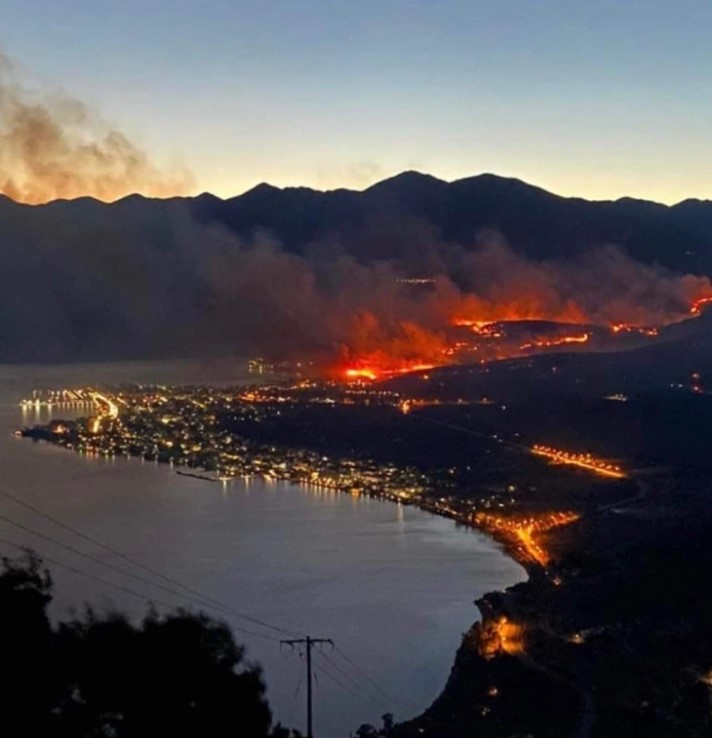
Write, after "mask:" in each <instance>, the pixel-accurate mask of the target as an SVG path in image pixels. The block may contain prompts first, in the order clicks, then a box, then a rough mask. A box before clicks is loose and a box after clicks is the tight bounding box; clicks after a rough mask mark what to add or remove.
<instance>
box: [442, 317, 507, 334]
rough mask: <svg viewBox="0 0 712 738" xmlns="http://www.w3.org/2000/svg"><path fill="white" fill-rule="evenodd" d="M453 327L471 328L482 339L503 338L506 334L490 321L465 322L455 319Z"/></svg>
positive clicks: (461, 319)
mask: <svg viewBox="0 0 712 738" xmlns="http://www.w3.org/2000/svg"><path fill="white" fill-rule="evenodd" d="M452 325H454V326H455V327H457V328H469V329H470V330H471V331H472V332H473V333H476V334H477V335H478V336H481V337H482V338H503V337H504V332H503V331H502V329H501V328H500V327H498V326H497V325H496V323H493V322H492V321H489V320H465V319H463V318H454V319H453V320H452Z"/></svg>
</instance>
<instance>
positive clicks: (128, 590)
mask: <svg viewBox="0 0 712 738" xmlns="http://www.w3.org/2000/svg"><path fill="white" fill-rule="evenodd" d="M0 543H4V544H5V545H6V546H11V547H12V548H15V549H17V550H19V551H24V552H27V551H29V550H31V549H28V547H27V546H23V545H21V544H19V543H15V542H13V541H8V540H7V539H6V538H0ZM40 557H41V559H42V560H43V561H48V562H49V563H50V564H53V565H54V566H59V567H60V568H62V569H66V570H67V571H70V572H72V573H73V574H77V575H79V576H82V577H86V578H87V579H92V580H94V581H95V582H100V583H101V584H106V585H107V586H109V587H113V588H114V589H118V590H120V591H121V592H125V593H126V594H130V595H132V596H133V597H137V598H139V599H140V600H143V601H144V602H147V603H148V604H149V605H153V604H158V605H161V606H163V607H167V608H169V609H170V610H174V609H175V605H172V604H170V603H168V602H164V601H162V600H159V599H157V598H155V597H147V596H146V595H145V594H141V593H140V592H137V591H136V590H135V589H131V588H130V587H124V586H123V585H121V584H116V583H115V582H111V581H109V580H108V579H104V578H103V577H100V576H97V575H96V574H91V573H89V572H87V571H84V570H83V569H79V568H77V567H76V566H72V565H70V564H65V563H64V562H62V561H58V560H57V559H53V558H51V557H50V556H46V555H45V554H43V553H40ZM233 628H234V629H235V630H238V631H240V632H242V633H248V634H249V635H252V636H255V637H257V638H264V639H266V640H268V641H275V642H277V641H278V639H277V638H274V637H273V636H268V635H265V634H264V633H256V632H255V631H251V630H248V629H246V628H243V627H241V626H238V625H234V624H233Z"/></svg>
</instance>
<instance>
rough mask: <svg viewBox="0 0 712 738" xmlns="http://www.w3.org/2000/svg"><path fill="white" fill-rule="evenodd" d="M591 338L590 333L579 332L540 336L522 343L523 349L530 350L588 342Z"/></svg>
mask: <svg viewBox="0 0 712 738" xmlns="http://www.w3.org/2000/svg"><path fill="white" fill-rule="evenodd" d="M589 338H591V334H590V333H579V334H576V335H574V336H556V337H555V338H539V339H537V340H535V341H532V342H531V343H525V344H522V345H521V346H520V347H519V348H520V350H521V351H529V350H530V349H534V348H552V347H554V346H565V345H566V344H569V343H587V342H588V339H589Z"/></svg>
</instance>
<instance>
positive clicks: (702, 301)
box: [690, 297, 712, 315]
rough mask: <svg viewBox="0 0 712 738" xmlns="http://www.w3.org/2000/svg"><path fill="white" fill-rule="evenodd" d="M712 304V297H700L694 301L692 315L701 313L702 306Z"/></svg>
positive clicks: (691, 309)
mask: <svg viewBox="0 0 712 738" xmlns="http://www.w3.org/2000/svg"><path fill="white" fill-rule="evenodd" d="M710 304H712V297H700V298H699V299H697V300H695V301H694V302H693V303H692V307H691V308H690V314H691V315H700V314H701V313H702V308H703V307H704V306H705V305H710Z"/></svg>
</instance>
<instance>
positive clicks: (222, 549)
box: [0, 361, 524, 738]
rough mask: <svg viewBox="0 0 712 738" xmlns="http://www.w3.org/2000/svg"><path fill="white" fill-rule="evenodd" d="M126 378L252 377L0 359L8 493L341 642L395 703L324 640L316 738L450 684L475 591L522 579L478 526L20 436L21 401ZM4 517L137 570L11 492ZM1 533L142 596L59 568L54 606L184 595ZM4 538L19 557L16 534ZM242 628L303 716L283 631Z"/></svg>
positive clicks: (427, 698)
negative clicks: (223, 480)
mask: <svg viewBox="0 0 712 738" xmlns="http://www.w3.org/2000/svg"><path fill="white" fill-rule="evenodd" d="M131 381H136V382H139V381H145V382H150V381H155V382H165V383H196V382H202V383H204V384H231V383H238V382H243V381H248V377H247V375H246V374H245V372H244V367H243V366H241V365H240V364H239V363H237V362H215V361H211V362H209V363H207V364H203V363H200V362H171V363H140V364H139V363H136V364H94V365H75V366H53V367H45V366H21V367H7V366H0V486H1V487H2V489H4V490H7V491H9V492H11V493H12V494H14V495H16V496H19V497H22V498H23V499H25V500H27V501H28V502H30V503H31V504H33V505H34V506H35V507H38V508H40V509H42V510H43V511H46V512H47V513H49V514H51V515H52V516H54V517H56V518H60V519H61V520H64V521H66V522H67V523H69V524H70V525H71V526H73V527H75V528H78V529H80V530H81V531H84V532H85V533H88V534H89V535H91V536H92V537H94V538H97V539H100V540H102V541H104V542H105V543H107V544H109V545H110V546H112V547H113V548H115V549H117V550H119V551H121V552H123V553H125V554H128V555H130V556H131V557H132V558H134V559H138V560H140V561H142V562H144V563H145V564H147V565H148V566H150V567H151V568H153V569H155V570H158V571H160V572H163V573H165V574H168V575H170V576H172V577H173V578H175V579H179V580H180V581H181V582H183V583H185V584H186V585H188V586H190V587H192V588H194V589H198V590H200V591H201V592H203V593H205V594H207V595H209V596H210V597H213V598H215V599H217V600H220V601H221V602H223V603H226V604H228V605H229V606H230V607H232V608H235V609H238V610H241V611H246V612H249V613H250V614H252V615H254V616H256V617H259V618H262V619H265V620H267V621H269V622H271V623H274V624H277V625H280V626H283V627H285V628H287V629H290V630H294V631H298V632H301V633H310V634H311V635H313V636H320V637H328V638H332V639H334V641H335V642H336V643H337V645H338V646H339V647H340V648H341V650H342V651H343V652H344V653H345V654H346V655H347V656H348V657H349V658H350V659H351V660H352V661H354V662H355V663H356V664H357V665H358V666H360V667H361V668H362V669H364V670H365V671H366V672H367V673H368V675H369V676H370V677H371V678H372V679H373V680H374V681H375V682H376V683H377V684H379V685H380V686H382V687H384V688H385V690H386V691H387V692H388V693H389V699H387V698H385V697H383V695H381V694H380V693H379V692H378V691H377V690H376V689H375V688H374V687H373V686H372V685H371V684H370V683H369V682H366V681H364V680H363V679H362V678H361V676H360V675H359V674H358V673H357V672H355V671H354V670H353V669H352V667H351V666H350V664H348V663H347V662H346V661H344V660H343V659H342V657H341V655H340V654H339V653H331V654H329V653H328V652H327V654H326V655H322V654H316V655H315V668H316V675H317V682H316V684H315V697H316V699H317V708H316V715H315V729H316V730H315V732H316V733H317V735H318V736H319V737H320V738H322V737H323V738H331V737H333V738H337V737H339V736H344V737H345V736H347V735H348V734H349V731H355V729H356V728H357V727H358V726H359V725H360V724H361V723H362V722H373V723H378V722H379V718H380V715H382V714H383V713H384V712H388V711H390V712H393V713H395V715H396V718H397V719H403V718H407V717H410V716H411V715H413V714H415V713H416V712H418V711H420V710H422V709H423V708H424V707H426V706H427V705H428V704H429V703H430V702H431V701H432V700H433V698H434V697H435V696H436V695H437V694H438V692H439V691H440V689H441V688H442V687H443V685H444V684H445V680H446V678H447V675H448V673H449V670H450V666H451V664H452V660H453V656H454V654H455V650H456V648H457V646H458V644H459V641H460V637H461V634H462V632H463V631H465V630H466V629H467V628H468V627H469V626H470V625H471V623H472V622H473V621H474V619H475V618H476V616H477V611H476V609H475V607H474V606H473V600H474V599H475V598H477V597H478V596H480V595H482V594H483V593H485V592H487V591H490V590H494V589H503V588H504V587H506V586H509V585H511V584H513V583H515V582H517V581H521V580H522V579H523V578H524V572H523V570H522V569H521V568H520V567H519V566H518V565H516V564H515V563H513V562H512V561H511V560H510V559H508V558H506V557H505V556H504V554H503V553H502V552H501V550H500V549H499V548H498V547H497V546H496V545H495V544H493V543H492V542H491V541H490V540H489V539H487V538H485V537H484V536H482V535H481V534H479V533H476V532H473V531H467V530H463V529H458V528H457V527H456V526H455V525H454V523H452V522H451V521H448V520H445V519H442V518H438V517H435V516H433V515H429V514H427V513H423V512H420V511H418V510H415V509H413V508H404V507H400V506H397V505H394V504H391V503H386V502H380V501H376V500H369V499H363V498H352V497H350V496H348V495H340V494H335V493H329V492H324V491H320V490H317V489H311V488H306V487H298V486H292V485H289V484H282V483H273V484H269V483H262V482H252V483H246V484H243V483H241V482H233V483H230V484H229V485H227V486H224V485H221V484H212V483H208V482H204V481H200V480H197V479H191V478H187V477H181V476H178V475H176V474H175V473H174V472H172V471H171V470H170V468H168V467H167V466H159V465H157V464H154V463H150V462H145V463H142V462H141V461H138V460H114V461H106V460H99V459H92V458H87V457H82V456H78V455H75V454H73V453H71V452H68V451H65V450H62V449H59V448H55V447H52V446H48V445H45V444H35V443H32V442H31V441H28V440H26V439H18V438H16V437H14V436H13V435H12V431H13V430H14V429H15V428H16V427H17V426H18V425H22V424H32V423H35V422H40V421H41V422H46V420H47V418H48V415H47V413H46V412H45V413H44V414H43V415H41V416H39V417H38V416H37V415H36V414H35V412H34V411H32V412H27V413H25V414H24V416H23V411H22V410H21V409H20V408H19V407H18V405H17V403H18V401H19V400H20V398H21V397H23V396H27V395H28V394H29V393H30V391H31V390H32V388H34V387H45V388H46V387H73V386H74V387H76V386H82V385H86V384H100V383H106V384H110V383H116V382H131ZM56 415H57V416H59V417H66V416H67V415H68V413H67V412H66V411H58V412H57V413H56ZM0 513H2V514H3V515H5V516H7V517H10V518H12V519H13V520H15V521H17V522H19V523H22V524H24V525H26V526H30V527H32V528H34V529H36V530H38V531H41V532H43V533H44V534H46V535H49V536H51V537H52V538H54V539H57V540H60V541H62V542H65V543H67V544H70V545H72V546H74V547H75V548H81V549H82V550H84V551H86V552H88V553H91V554H93V555H95V556H98V557H99V558H101V559H102V560H107V561H112V562H113V563H115V564H117V565H119V566H122V567H127V566H128V565H127V564H126V563H125V562H123V561H121V560H120V559H113V557H112V556H111V555H110V554H107V553H106V552H105V551H102V550H101V549H96V548H94V549H92V546H91V544H89V543H87V542H86V541H83V540H81V539H78V538H76V537H75V536H73V535H72V534H71V533H69V532H67V531H65V530H62V529H59V528H57V527H56V526H54V525H53V524H52V523H51V522H49V521H47V520H45V519H42V518H38V517H37V516H36V515H34V514H33V513H31V512H29V511H27V510H26V509H23V508H22V507H20V506H18V505H17V504H15V503H13V502H12V501H10V500H8V499H7V498H4V497H2V496H1V495H0ZM0 537H2V538H3V539H6V540H11V541H15V542H18V543H22V544H29V545H32V546H33V547H34V548H36V549H37V550H38V551H39V552H40V553H41V554H44V555H45V556H46V557H50V558H53V559H56V560H57V561H61V562H64V563H66V564H69V565H71V566H75V567H77V568H80V569H81V570H82V571H84V572H88V573H92V574H95V575H97V576H100V577H102V578H103V579H106V580H109V581H111V582H114V583H115V584H119V585H121V586H123V587H127V588H129V589H131V590H135V592H136V593H137V594H140V595H141V597H137V596H134V595H131V594H128V593H125V592H122V591H119V590H117V589H115V588H112V587H111V586H110V585H108V584H104V583H101V582H97V581H95V580H91V579H88V578H86V577H83V576H81V575H78V574H75V573H72V572H69V571H66V570H63V569H61V568H59V567H56V566H50V568H51V569H52V574H53V576H54V578H55V582H56V599H55V603H54V605H53V608H54V614H55V615H56V616H58V617H63V616H67V615H68V614H69V612H70V610H71V608H72V607H79V606H81V603H83V602H90V603H92V604H93V605H95V606H97V607H99V608H111V607H119V608H121V609H123V610H127V611H130V612H131V613H133V614H135V615H139V614H141V613H143V612H145V610H146V607H147V602H146V600H150V599H151V598H154V599H158V600H160V601H162V602H165V603H167V604H171V605H175V606H179V605H183V606H190V605H191V603H190V602H186V601H185V600H184V599H182V598H180V597H175V596H172V595H171V594H168V593H166V592H165V591H162V590H160V589H155V588H152V587H150V586H149V585H147V584H142V583H140V582H136V581H135V580H133V579H131V578H128V577H125V576H123V575H121V574H117V573H112V572H111V571H109V570H106V569H105V568H104V567H102V566H100V565H99V564H97V563H94V562H90V561H87V560H85V559H83V558H81V557H79V556H77V555H74V554H72V553H70V552H68V551H66V550H63V549H61V548H58V547H57V546H56V545H55V544H53V543H50V542H47V541H46V540H42V539H40V538H37V537H35V536H33V535H31V534H29V533H26V532H22V531H19V530H16V529H14V528H13V527H12V526H11V525H10V524H8V523H5V522H0ZM0 551H2V552H3V553H11V554H13V555H14V554H15V553H16V552H15V551H13V550H12V549H11V548H8V547H7V546H6V545H5V544H0ZM137 573H140V574H141V575H142V576H144V577H149V576H150V575H147V574H146V573H145V572H137ZM159 609H160V608H159ZM212 614H216V615H219V613H212ZM235 624H237V623H235ZM243 625H244V626H245V627H247V628H249V629H259V630H263V629H261V628H256V627H255V626H253V625H251V624H249V623H243ZM263 632H264V633H266V634H268V635H270V636H275V637H277V638H279V635H280V634H278V633H270V632H269V631H263ZM237 636H238V639H239V640H241V641H242V642H244V643H245V644H246V646H247V648H248V656H249V657H250V658H252V659H255V660H257V661H259V662H260V663H261V664H262V665H263V667H264V671H265V677H266V681H267V683H268V687H269V692H268V696H269V699H270V702H271V704H272V707H273V710H274V712H275V715H276V717H277V718H278V719H280V720H282V721H283V722H286V723H288V724H291V725H294V726H295V727H298V728H301V729H302V730H303V729H304V723H305V720H304V700H305V687H304V683H303V672H304V663H303V661H301V660H300V658H299V656H298V654H296V653H291V652H290V651H289V649H280V647H279V644H278V643H277V642H275V641H272V640H266V639H263V638H256V637H254V636H251V635H248V634H244V633H237ZM337 682H339V683H340V684H338V683H337ZM345 687H346V688H345Z"/></svg>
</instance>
